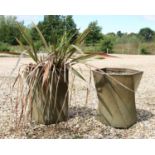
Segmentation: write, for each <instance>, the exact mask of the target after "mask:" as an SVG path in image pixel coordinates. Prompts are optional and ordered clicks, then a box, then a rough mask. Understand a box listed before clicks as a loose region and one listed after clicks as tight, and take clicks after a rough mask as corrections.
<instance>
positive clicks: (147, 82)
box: [0, 55, 155, 138]
mask: <svg viewBox="0 0 155 155" xmlns="http://www.w3.org/2000/svg"><path fill="white" fill-rule="evenodd" d="M114 56H116V57H114V58H108V59H104V60H92V61H90V62H88V63H89V65H92V66H96V67H99V68H102V67H122V68H131V69H138V70H141V71H144V74H143V77H142V80H141V83H140V85H139V88H138V90H137V92H136V107H137V117H138V121H137V123H136V124H135V125H133V126H132V127H130V128H129V129H115V128H113V127H110V126H105V125H104V124H102V123H100V122H99V121H97V120H96V119H95V116H96V108H97V103H98V100H97V96H96V92H95V88H94V83H93V78H92V79H91V83H90V84H89V90H90V91H89V93H88V102H86V93H87V91H86V90H87V87H86V85H87V84H88V83H84V82H83V81H81V80H80V79H78V78H75V80H74V83H73V90H74V91H73V93H72V100H71V103H70V107H69V120H68V121H67V122H61V123H59V124H57V125H49V126H45V125H36V124H35V123H32V124H26V125H25V126H24V127H21V128H19V129H15V128H14V124H15V111H14V100H13V101H11V100H10V89H9V88H10V86H11V83H12V82H13V80H14V77H15V76H16V74H17V71H18V69H16V71H15V72H14V73H13V74H11V77H10V78H9V77H8V76H10V72H11V70H12V69H13V68H14V66H15V65H16V62H17V58H5V57H1V58H0V88H1V91H0V138H155V80H154V79H155V69H154V67H155V56H137V55H114ZM28 62H30V60H29V59H28V58H23V59H22V60H21V62H20V64H24V63H28ZM78 67H79V68H82V72H83V74H84V75H85V77H87V79H88V81H89V75H90V71H89V70H88V69H86V68H85V67H84V66H83V65H80V66H78ZM15 93H16V91H15V90H14V91H13V93H12V95H13V96H15Z"/></svg>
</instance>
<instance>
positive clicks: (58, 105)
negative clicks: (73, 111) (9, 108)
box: [16, 25, 92, 125]
mask: <svg viewBox="0 0 155 155" xmlns="http://www.w3.org/2000/svg"><path fill="white" fill-rule="evenodd" d="M18 27H19V30H20V32H21V34H22V37H23V39H24V40H25V42H26V43H27V45H26V46H25V45H24V44H23V43H22V42H21V41H20V40H18V39H17V41H18V43H19V44H20V45H21V46H22V47H23V49H25V51H26V54H28V55H29V56H30V58H31V59H32V60H33V61H34V63H30V64H28V65H26V66H25V67H24V69H23V68H22V69H21V71H19V74H18V77H17V79H16V83H18V84H19V87H18V92H19V94H18V96H19V97H18V102H17V103H18V107H19V104H20V106H21V109H22V110H21V112H20V117H19V118H20V120H19V122H20V121H21V120H22V118H23V116H25V115H26V116H31V118H32V120H35V121H36V122H38V123H41V124H46V125H48V124H53V123H58V122H61V121H66V120H67V119H68V97H69V88H68V83H69V72H70V71H72V72H73V73H74V74H76V75H77V76H78V77H80V78H82V79H84V78H83V76H82V75H81V74H80V73H79V72H78V71H77V70H75V69H74V68H73V65H75V64H76V63H79V62H81V61H84V60H86V59H88V58H90V57H91V56H92V55H91V54H84V53H83V52H82V50H81V49H80V46H81V44H82V43H83V42H84V39H85V38H86V36H87V34H88V33H89V32H90V29H86V30H85V31H84V32H83V33H81V34H80V35H78V37H77V38H76V39H74V40H73V38H75V35H76V34H69V33H66V32H65V33H64V35H63V36H62V38H60V41H59V43H58V44H55V45H49V44H48V43H47V42H46V40H45V38H44V36H43V34H42V32H41V31H40V30H39V28H38V27H37V26H35V25H34V27H35V29H36V31H37V32H38V34H39V37H40V40H41V42H42V44H43V46H44V49H45V52H46V54H44V55H40V56H39V54H38V50H37V48H36V47H35V44H34V42H33V40H32V38H31V36H30V35H29V33H27V32H26V30H25V29H24V28H22V27H21V26H20V25H18Z"/></svg>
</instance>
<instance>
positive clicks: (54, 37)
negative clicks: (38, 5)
mask: <svg viewBox="0 0 155 155" xmlns="http://www.w3.org/2000/svg"><path fill="white" fill-rule="evenodd" d="M38 27H39V29H40V30H41V31H42V33H43V35H44V37H45V39H46V40H47V42H49V43H52V44H56V43H58V42H59V38H61V36H62V35H63V34H64V32H65V31H66V32H69V33H73V34H74V33H76V32H77V28H76V24H75V23H74V20H73V18H72V16H61V15H46V16H44V20H43V21H42V22H39V23H38ZM31 34H32V36H33V39H34V40H38V38H39V36H38V34H37V32H36V30H35V28H32V31H31Z"/></svg>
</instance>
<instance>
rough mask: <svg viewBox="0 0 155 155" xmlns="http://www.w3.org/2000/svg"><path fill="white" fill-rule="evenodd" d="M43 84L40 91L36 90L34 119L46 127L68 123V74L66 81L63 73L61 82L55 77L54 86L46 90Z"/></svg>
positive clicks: (51, 85) (39, 87) (39, 88)
mask: <svg viewBox="0 0 155 155" xmlns="http://www.w3.org/2000/svg"><path fill="white" fill-rule="evenodd" d="M41 84H42V83H40V84H39V85H38V90H36V95H35V98H34V101H33V102H32V104H33V109H32V119H33V120H35V121H36V122H37V123H39V124H45V125H49V124H55V123H58V122H61V121H67V119H68V73H66V77H65V79H64V76H63V73H62V75H61V78H60V79H59V80H58V77H57V76H56V75H54V77H53V81H52V84H50V85H48V86H47V87H45V88H44V89H43V88H42V85H41ZM49 89H52V94H49V92H51V91H49ZM41 91H42V92H41ZM41 95H42V96H41ZM40 96H41V97H40ZM51 98H52V99H51ZM49 101H51V102H49Z"/></svg>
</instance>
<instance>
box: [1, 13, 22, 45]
mask: <svg viewBox="0 0 155 155" xmlns="http://www.w3.org/2000/svg"><path fill="white" fill-rule="evenodd" d="M16 23H17V19H16V17H15V16H3V15H1V16H0V42H4V43H8V44H11V45H16V44H17V42H16V38H19V37H20V33H19V30H18V28H17V24H16ZM20 24H21V25H22V23H20Z"/></svg>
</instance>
